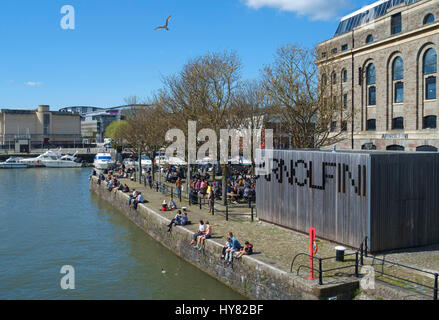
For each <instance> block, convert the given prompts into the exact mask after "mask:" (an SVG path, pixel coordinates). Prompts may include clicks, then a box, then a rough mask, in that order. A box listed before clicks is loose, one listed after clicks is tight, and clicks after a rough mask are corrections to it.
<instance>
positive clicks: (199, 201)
mask: <svg viewBox="0 0 439 320" xmlns="http://www.w3.org/2000/svg"><path fill="white" fill-rule="evenodd" d="M198 203H199V204H200V210H201V209H202V208H201V197H198Z"/></svg>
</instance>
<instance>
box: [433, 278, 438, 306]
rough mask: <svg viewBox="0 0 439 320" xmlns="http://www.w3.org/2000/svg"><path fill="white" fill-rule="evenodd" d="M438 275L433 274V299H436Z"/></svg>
mask: <svg viewBox="0 0 439 320" xmlns="http://www.w3.org/2000/svg"><path fill="white" fill-rule="evenodd" d="M438 277H439V274H437V273H436V274H435V275H434V292H433V300H437V291H438Z"/></svg>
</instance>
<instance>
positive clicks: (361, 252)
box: [360, 244, 364, 266]
mask: <svg viewBox="0 0 439 320" xmlns="http://www.w3.org/2000/svg"><path fill="white" fill-rule="evenodd" d="M360 254H361V255H360V264H361V265H362V266H364V261H363V244H361V247H360Z"/></svg>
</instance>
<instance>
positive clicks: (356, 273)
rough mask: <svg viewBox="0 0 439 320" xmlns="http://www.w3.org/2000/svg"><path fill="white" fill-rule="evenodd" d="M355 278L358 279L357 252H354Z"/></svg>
mask: <svg viewBox="0 0 439 320" xmlns="http://www.w3.org/2000/svg"><path fill="white" fill-rule="evenodd" d="M355 276H356V277H357V278H358V277H359V275H358V251H357V252H355Z"/></svg>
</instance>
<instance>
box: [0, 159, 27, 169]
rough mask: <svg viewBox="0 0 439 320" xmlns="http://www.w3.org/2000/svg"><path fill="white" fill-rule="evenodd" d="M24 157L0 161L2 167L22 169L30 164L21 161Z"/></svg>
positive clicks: (0, 167)
mask: <svg viewBox="0 0 439 320" xmlns="http://www.w3.org/2000/svg"><path fill="white" fill-rule="evenodd" d="M21 159H22V158H14V157H11V158H9V159H8V160H6V161H5V162H0V169H22V168H27V167H28V165H27V164H25V163H21V162H20V160H21Z"/></svg>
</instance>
